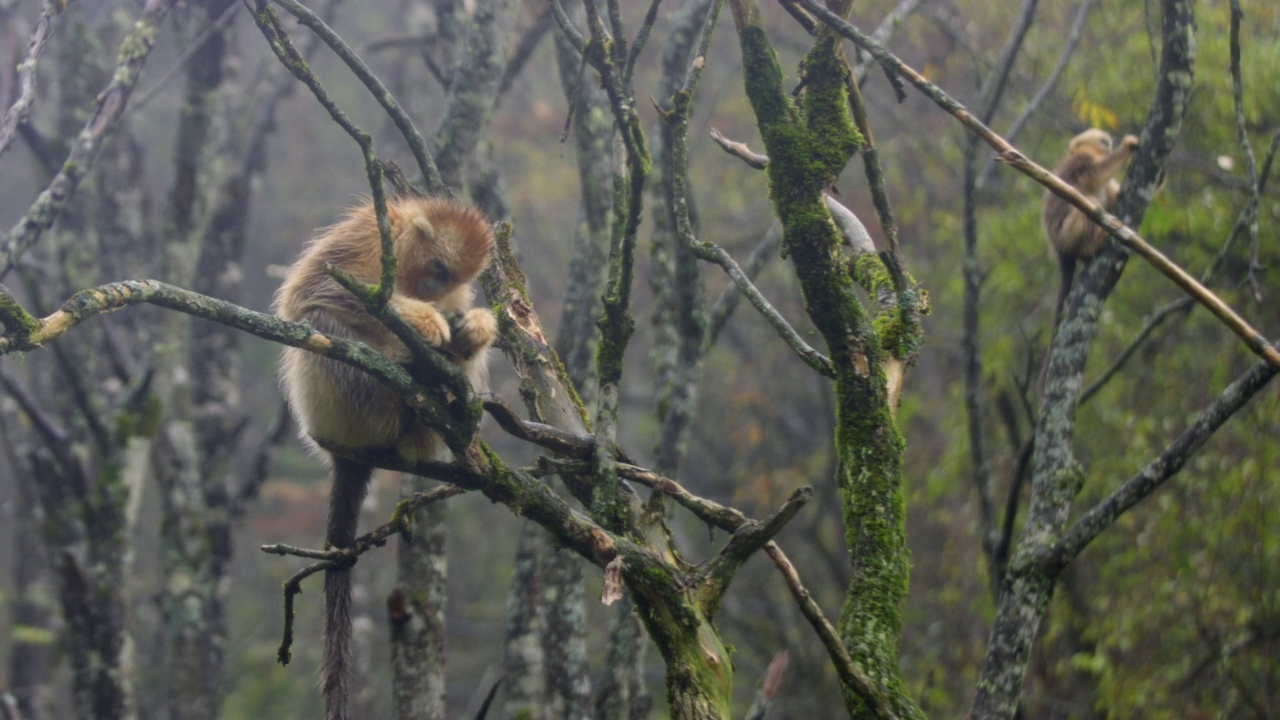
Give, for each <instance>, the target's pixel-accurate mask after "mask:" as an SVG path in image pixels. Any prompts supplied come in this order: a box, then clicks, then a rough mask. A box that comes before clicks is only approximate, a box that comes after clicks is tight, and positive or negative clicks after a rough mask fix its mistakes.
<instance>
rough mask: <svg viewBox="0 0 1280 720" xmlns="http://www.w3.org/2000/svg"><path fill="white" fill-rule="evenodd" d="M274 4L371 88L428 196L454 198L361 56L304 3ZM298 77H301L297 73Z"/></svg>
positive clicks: (276, 0)
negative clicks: (393, 124)
mask: <svg viewBox="0 0 1280 720" xmlns="http://www.w3.org/2000/svg"><path fill="white" fill-rule="evenodd" d="M271 1H272V2H274V3H275V4H277V5H279V6H280V7H282V8H284V9H285V10H288V11H289V12H290V13H291V14H292V15H293V16H294V17H296V18H298V22H300V23H302V24H303V25H305V26H306V27H308V28H310V29H311V31H312V32H314V33H315V34H316V35H318V36H320V39H321V40H323V41H324V43H325V44H326V45H328V46H329V47H330V48H331V49H332V50H333V52H334V54H336V55H337V56H338V57H339V58H341V59H342V61H343V62H344V63H346V65H347V67H348V68H350V69H351V72H352V73H354V74H355V76H356V77H357V78H359V79H360V82H361V83H363V84H364V86H365V87H366V88H368V90H369V94H370V95H372V96H373V99H374V100H376V101H377V102H378V104H379V105H381V106H382V109H383V110H385V111H386V112H387V115H388V116H390V118H391V122H393V123H395V126H396V128H397V129H398V130H399V131H400V134H401V135H402V136H403V137H404V140H405V143H407V144H408V146H409V151H410V152H412V153H413V159H414V160H415V161H417V163H418V171H419V172H421V173H422V178H423V180H424V181H425V182H426V184H427V192H429V193H430V194H432V195H445V196H448V195H450V194H451V193H450V190H449V188H448V187H447V186H446V185H445V184H444V181H443V180H441V179H440V172H439V170H437V169H436V164H435V160H433V159H432V158H431V153H430V152H429V151H428V150H427V141H426V140H425V139H424V138H423V137H422V133H420V132H418V129H417V128H416V127H414V124H413V121H412V120H411V119H409V115H408V114H407V113H406V112H405V111H404V109H403V108H401V107H400V104H399V103H397V102H396V99H395V98H394V97H392V96H391V93H390V91H388V90H387V88H386V86H385V85H383V84H382V81H381V80H379V79H378V76H376V75H374V74H373V71H371V70H370V69H369V67H368V66H367V65H365V64H364V61H363V60H361V59H360V56H359V55H357V54H356V53H355V51H354V50H352V49H351V47H350V46H348V45H347V44H346V43H345V42H343V40H342V38H341V37H339V36H338V34H337V33H335V32H334V31H333V30H332V29H331V28H330V27H329V26H328V25H326V24H325V22H324V20H322V19H321V18H320V17H319V16H318V15H316V14H315V13H314V12H312V11H311V10H310V9H308V8H307V7H305V6H304V5H302V3H299V2H297V0H271ZM259 5H261V2H259ZM294 74H295V75H297V74H298V73H297V71H296V70H295V71H294Z"/></svg>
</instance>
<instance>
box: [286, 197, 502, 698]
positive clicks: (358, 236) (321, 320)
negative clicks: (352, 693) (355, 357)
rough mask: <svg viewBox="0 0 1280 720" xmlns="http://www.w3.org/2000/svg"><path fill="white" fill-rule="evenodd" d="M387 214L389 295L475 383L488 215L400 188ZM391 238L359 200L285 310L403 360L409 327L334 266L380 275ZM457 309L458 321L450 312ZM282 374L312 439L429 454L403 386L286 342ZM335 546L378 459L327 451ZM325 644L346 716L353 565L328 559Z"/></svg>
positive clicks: (333, 691) (490, 332)
mask: <svg viewBox="0 0 1280 720" xmlns="http://www.w3.org/2000/svg"><path fill="white" fill-rule="evenodd" d="M387 221H388V223H389V224H390V227H391V237H392V240H393V246H394V251H395V256H396V274H395V288H394V289H393V292H392V295H391V299H390V303H391V307H392V308H393V309H394V310H395V311H396V312H397V313H399V314H400V316H401V317H403V318H404V319H405V320H406V321H407V322H408V323H409V324H411V325H412V326H413V327H415V328H417V330H418V331H419V332H420V333H422V336H423V338H424V339H426V341H427V342H428V343H429V344H431V345H433V346H435V347H438V348H441V349H442V350H446V351H447V352H448V353H449V354H450V355H451V356H452V357H454V358H456V359H457V362H458V363H459V364H461V365H462V366H463V367H464V368H465V369H466V371H467V374H468V376H469V377H470V378H471V382H472V385H477V386H478V385H480V384H481V383H482V382H483V380H484V375H485V353H486V351H487V349H488V347H489V345H491V344H492V343H493V341H494V339H495V338H496V337H497V322H496V321H495V320H494V317H493V313H491V312H489V311H488V310H486V309H469V308H471V303H472V300H473V297H474V290H473V289H472V288H471V281H472V280H474V279H475V277H476V276H477V275H479V274H480V272H481V271H482V270H484V268H485V266H486V265H487V264H488V262H489V254H490V251H491V250H492V248H493V235H492V233H491V232H490V230H489V223H488V222H487V221H486V220H485V219H484V217H483V216H482V215H481V214H480V213H479V211H477V210H475V209H474V208H471V207H468V206H465V205H460V204H458V203H455V202H453V201H451V200H442V199H436V198H425V199H424V198H400V199H395V200H391V201H389V202H388V207H387ZM381 257H382V246H381V241H380V235H379V233H378V227H377V220H376V215H375V213H374V210H373V204H372V202H365V203H363V204H361V205H359V206H357V207H355V208H352V209H351V210H349V211H348V212H347V214H346V215H345V216H344V217H343V218H342V219H341V220H340V221H338V223H337V224H336V225H333V226H332V227H330V228H328V229H326V230H325V231H324V232H322V233H321V234H320V235H319V236H317V237H316V238H315V239H314V240H312V241H311V242H310V243H308V244H307V246H306V248H305V249H303V251H302V255H301V256H300V257H299V258H298V261H297V262H296V263H294V265H293V267H292V268H290V270H289V275H288V277H286V278H285V281H284V284H283V285H281V287H280V291H279V292H278V293H277V295H276V311H277V313H278V314H279V315H280V317H282V318H284V319H286V320H293V321H306V322H308V323H310V324H311V325H312V327H314V328H315V329H316V330H317V331H318V332H321V333H324V334H326V335H330V336H334V337H342V338H346V339H350V340H360V341H362V342H364V343H366V344H367V345H369V346H371V347H373V348H374V349H376V350H378V351H380V352H382V353H384V354H386V355H387V356H388V357H391V358H392V359H394V360H396V361H398V362H406V361H408V360H409V353H408V350H407V349H406V348H405V347H404V343H402V342H401V341H400V340H399V338H397V337H396V336H395V335H394V334H393V333H392V332H391V331H390V330H388V329H387V328H386V327H385V326H384V325H383V324H382V323H381V322H379V321H378V320H377V319H375V318H374V317H373V316H372V315H370V314H369V313H368V312H367V311H366V310H365V308H364V304H363V303H362V302H361V301H360V300H358V299H356V298H355V297H354V296H353V295H351V293H349V292H347V290H346V289H344V288H343V287H342V286H341V285H339V284H338V282H337V281H336V280H334V279H333V277H332V276H331V275H330V272H329V268H330V267H338V268H341V269H343V270H345V271H346V272H347V273H349V274H351V275H352V276H354V277H356V278H357V279H359V280H362V281H364V282H366V283H375V282H378V281H379V278H380V276H381V274H382V260H381ZM450 316H459V317H457V320H456V322H455V325H454V327H453V328H452V329H451V328H450V325H449V320H448V318H449V317H450ZM280 381H281V385H282V387H283V389H284V392H285V396H286V397H287V399H288V401H289V407H290V408H291V409H292V411H293V414H294V417H295V418H297V420H298V424H299V426H300V427H301V433H300V434H301V435H302V438H303V440H304V442H306V443H308V444H309V445H310V446H311V447H312V449H314V450H318V449H319V448H318V446H317V445H316V443H315V441H316V440H319V441H321V442H324V443H326V444H331V445H336V446H341V447H347V448H378V449H390V448H394V449H395V450H397V451H398V452H399V453H400V454H401V455H402V456H404V457H406V458H408V459H410V460H417V459H430V458H431V457H432V456H433V455H436V454H437V453H438V452H439V451H440V449H441V444H442V443H441V442H440V438H439V437H438V436H437V435H436V433H435V432H433V431H431V430H430V429H429V428H427V427H426V426H425V425H423V424H422V423H420V422H418V421H417V420H416V419H415V418H414V416H413V414H412V412H410V410H409V408H408V407H406V406H405V404H404V403H403V402H401V400H400V398H399V397H398V396H397V395H396V394H395V393H394V392H392V391H391V389H390V388H387V387H385V386H384V385H382V384H381V383H380V382H378V381H377V380H376V379H374V378H373V377H372V376H370V375H368V374H367V373H365V372H362V371H360V370H357V369H355V368H353V367H351V366H349V365H345V364H343V363H339V362H336V361H333V360H329V359H328V358H324V357H321V356H319V355H315V354H313V353H309V352H305V351H303V350H299V349H297V348H286V349H285V352H284V359H283V362H282V364H281V370H280ZM328 461H329V467H330V471H331V476H332V478H333V489H332V492H331V493H330V497H329V527H328V531H327V535H326V538H325V541H326V544H327V545H328V546H330V547H338V548H344V547H349V546H350V545H351V543H352V542H353V541H354V540H355V537H356V524H357V518H358V517H359V511H360V504H361V503H362V502H363V500H364V495H365V491H366V489H367V488H368V484H369V478H370V476H371V475H372V473H373V468H372V467H369V466H366V465H362V464H360V463H357V462H354V461H351V460H347V459H344V458H341V457H337V456H333V457H328ZM325 613H326V614H325V652H324V667H323V668H322V670H321V681H320V683H321V688H322V691H323V694H324V700H325V719H326V720H345V719H346V717H347V680H348V677H349V676H350V668H351V570H350V568H330V569H328V570H326V571H325Z"/></svg>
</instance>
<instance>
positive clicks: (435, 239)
mask: <svg viewBox="0 0 1280 720" xmlns="http://www.w3.org/2000/svg"><path fill="white" fill-rule="evenodd" d="M398 220H399V221H400V222H399V223H398V224H400V230H401V232H399V233H398V236H399V237H398V238H397V240H398V242H397V248H396V259H397V261H398V263H397V272H396V287H397V288H398V289H399V290H400V292H404V293H408V294H411V295H413V296H415V297H418V298H420V299H423V300H437V299H439V298H442V297H444V296H445V295H448V294H450V293H452V292H453V291H454V290H456V289H457V288H458V287H459V286H462V285H465V284H467V283H470V282H471V281H472V280H474V279H475V277H476V276H477V275H479V274H480V273H481V272H483V271H484V269H485V267H487V266H488V264H489V255H490V251H491V250H492V248H493V235H492V233H491V232H490V230H489V223H488V221H487V220H485V219H484V217H483V216H481V215H480V214H479V213H478V212H476V211H475V210H473V209H471V208H469V207H466V206H461V205H457V204H454V203H452V202H448V201H442V200H423V201H420V202H419V203H417V204H415V205H414V206H412V207H407V208H404V213H403V214H402V215H401V217H400V218H398Z"/></svg>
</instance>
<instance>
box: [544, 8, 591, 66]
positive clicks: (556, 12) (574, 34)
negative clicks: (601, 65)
mask: <svg viewBox="0 0 1280 720" xmlns="http://www.w3.org/2000/svg"><path fill="white" fill-rule="evenodd" d="M551 15H552V16H553V17H554V18H555V19H556V24H557V25H559V26H560V32H563V33H564V36H565V37H566V38H568V39H569V43H570V44H571V45H573V47H574V49H576V50H577V51H578V53H579V54H581V53H582V51H583V49H584V48H585V47H586V44H587V41H586V40H585V39H583V37H582V33H581V32H580V31H579V30H578V28H576V27H574V26H573V21H572V20H570V19H569V14H568V13H566V12H565V11H564V4H563V0H551Z"/></svg>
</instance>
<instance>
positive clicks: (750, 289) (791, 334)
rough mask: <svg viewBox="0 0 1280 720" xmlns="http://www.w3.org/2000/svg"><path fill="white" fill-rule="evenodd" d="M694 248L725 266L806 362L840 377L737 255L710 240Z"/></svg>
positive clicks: (825, 373)
mask: <svg viewBox="0 0 1280 720" xmlns="http://www.w3.org/2000/svg"><path fill="white" fill-rule="evenodd" d="M691 248H692V250H693V254H694V255H696V256H698V257H699V258H701V259H703V260H706V261H708V262H713V263H715V264H716V265H719V266H720V267H722V268H724V271H725V272H726V273H728V274H729V277H730V279H732V280H733V282H734V284H735V285H737V286H738V290H739V291H741V292H742V294H743V295H745V296H746V297H747V300H748V301H749V302H750V303H751V305H752V306H753V307H755V309H756V310H757V311H759V312H760V314H761V315H763V316H764V319H765V320H767V321H768V322H769V324H770V325H772V326H773V329H774V330H775V331H776V332H777V333H778V335H779V337H781V338H782V340H783V341H784V342H785V343H786V344H787V346H788V347H790V348H791V350H792V351H793V352H795V354H796V355H799V356H800V359H801V360H803V361H804V364H806V365H808V366H809V367H811V368H813V369H814V370H815V371H817V372H818V373H819V374H820V375H823V376H825V377H829V378H834V377H835V376H836V373H835V370H834V369H833V368H832V367H831V361H830V360H829V359H827V357H826V356H825V355H823V354H822V353H820V352H818V351H817V350H815V349H814V348H812V347H811V346H810V345H809V344H808V343H806V342H805V341H804V339H803V338H801V337H800V334H799V333H797V332H796V331H795V328H792V327H791V324H790V323H788V322H787V321H786V318H784V317H782V315H781V313H779V312H778V311H777V310H775V309H774V307H773V306H772V305H770V304H769V301H768V300H766V299H765V297H764V295H763V294H761V292H760V290H758V289H757V288H756V286H755V285H753V284H752V283H751V280H750V278H748V277H747V275H746V273H744V272H743V271H742V268H740V267H738V263H737V262H736V261H735V260H734V259H733V256H731V255H730V254H729V253H728V252H726V251H725V249H724V248H722V247H720V246H719V245H716V244H715V243H710V242H696V243H693V245H692V246H691Z"/></svg>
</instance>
